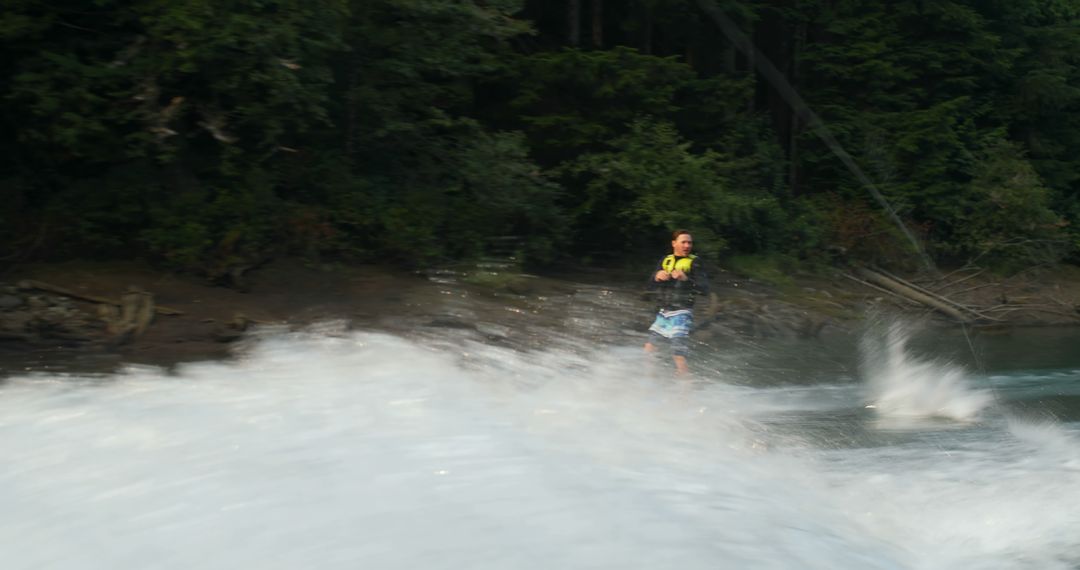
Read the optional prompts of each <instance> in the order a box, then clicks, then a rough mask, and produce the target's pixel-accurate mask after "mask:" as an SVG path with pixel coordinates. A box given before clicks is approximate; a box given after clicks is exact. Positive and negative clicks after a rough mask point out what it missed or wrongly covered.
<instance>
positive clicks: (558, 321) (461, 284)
mask: <svg viewBox="0 0 1080 570" xmlns="http://www.w3.org/2000/svg"><path fill="white" fill-rule="evenodd" d="M895 277H896V278H897V279H899V280H901V281H903V282H904V283H906V284H907V285H909V286H911V287H914V288H916V289H918V290H921V291H923V292H925V293H926V294H927V295H930V296H932V297H935V298H940V299H943V300H944V301H942V302H943V303H944V302H947V303H949V304H951V305H955V306H956V307H959V309H956V310H957V312H958V313H959V314H962V315H977V316H973V317H972V318H971V321H970V322H969V323H968V324H971V325H972V326H973V327H977V328H982V329H985V330H994V329H1007V328H1009V327H1017V326H1047V325H1075V324H1080V311H1078V307H1080V270H1077V269H1076V268H1072V267H1058V268H1051V269H1045V268H1044V269H1039V270H1032V271H1029V272H1026V273H1023V274H1017V275H1014V276H1011V277H1009V278H1000V277H993V276H989V275H987V274H986V272H983V271H979V270H978V269H977V268H965V269H962V270H958V271H954V272H951V273H945V274H940V275H933V276H918V275H913V276H895ZM641 285H642V283H641V279H638V278H637V276H636V275H626V274H617V273H615V272H600V271H591V272H590V273H588V274H583V275H573V276H566V275H563V276H559V277H541V276H534V275H525V274H522V273H520V272H518V271H516V270H514V268H512V267H509V266H505V265H499V264H494V265H491V264H480V265H472V266H466V267H458V268H451V269H444V270H435V271H429V272H424V273H414V272H406V271H402V270H398V269H394V268H387V267H377V266H358V267H341V266H334V267H318V266H312V265H309V264H306V263H303V262H301V261H298V260H287V259H286V260H277V261H274V262H272V263H270V264H267V265H266V266H264V267H262V268H260V269H258V270H256V271H253V272H251V273H249V274H247V275H245V290H244V291H238V290H235V289H229V288H224V287H219V286H214V285H212V284H209V283H206V282H205V281H202V280H200V279H198V278H194V277H190V276H183V275H173V274H168V273H162V272H159V271H154V270H152V269H150V268H147V267H145V266H142V265H139V264H134V263H66V264H48V265H34V266H25V267H21V268H18V269H16V270H13V271H9V272H8V273H7V274H6V275H4V276H3V277H2V278H0V354H4V355H6V356H7V358H6V362H8V363H11V362H20V363H21V364H25V365H26V366H25V367H28V368H33V367H34V366H35V363H37V364H38V365H41V364H44V363H49V362H53V361H56V360H62V359H64V358H67V357H72V356H73V355H74V356H80V357H87V358H96V359H98V360H99V361H101V362H103V363H104V364H103V365H104V366H108V365H109V363H119V362H134V363H140V362H145V363H155V364H168V363H172V362H180V361H186V360H201V359H210V358H221V357H225V356H227V355H229V354H230V351H231V350H232V346H233V344H234V343H235V341H237V340H239V339H242V338H244V336H245V335H249V334H252V331H257V330H268V329H274V328H275V327H276V328H290V329H297V328H303V327H306V326H310V325H312V324H314V323H326V322H334V323H337V324H336V325H335V326H337V327H339V328H345V329H347V328H363V329H373V330H386V331H390V332H394V333H398V334H406V335H427V336H430V337H432V338H434V339H438V338H456V337H461V336H470V337H474V338H477V339H479V340H482V341H484V342H494V343H502V344H506V345H509V346H514V347H519V348H523V349H528V348H530V347H533V346H536V344H537V343H541V342H542V343H550V342H552V341H551V339H553V338H555V339H563V342H565V343H567V345H569V346H572V345H574V343H579V342H581V341H583V340H587V341H591V342H607V343H637V342H639V341H640V340H641V339H642V338H643V332H642V331H643V330H644V329H645V328H646V327H647V326H648V322H649V321H650V318H651V307H650V306H649V302H648V301H647V299H645V298H644V297H643V296H642V294H641ZM713 285H714V286H713V290H714V292H713V294H712V295H711V296H710V297H711V298H710V299H709V300H706V301H704V302H702V303H701V305H699V311H698V312H699V316H698V319H697V328H698V332H697V333H696V335H695V336H696V338H697V340H699V341H701V342H705V343H710V342H722V341H724V340H725V339H729V338H730V337H753V338H767V337H777V336H790V337H804V338H814V337H817V336H820V335H823V334H829V333H830V332H835V331H847V330H851V329H853V328H855V327H858V326H859V325H860V323H861V322H862V320H863V319H864V318H865V317H866V315H868V314H872V313H880V312H888V313H900V314H904V315H908V316H910V317H912V318H917V319H922V320H929V321H931V322H934V323H937V324H940V325H942V326H955V324H956V319H955V318H954V317H953V316H950V314H948V313H947V312H943V311H942V310H940V309H935V308H934V307H933V306H932V305H927V304H924V303H920V302H918V301H916V300H913V299H911V298H907V297H905V295H903V294H898V293H896V292H895V291H891V290H890V289H889V288H888V287H886V286H882V284H880V283H878V284H875V283H873V282H870V281H869V280H867V279H865V275H861V274H858V273H856V272H855V271H853V270H849V269H835V270H831V271H828V272H825V274H817V275H801V276H793V278H792V279H791V280H790V281H789V282H787V283H784V284H782V285H774V284H767V283H761V282H757V281H755V280H754V279H750V278H747V277H745V276H739V275H735V274H733V273H731V272H728V271H724V270H719V271H716V272H715V273H714V275H713ZM886 285H887V284H886ZM541 332H543V334H541ZM18 357H22V359H21V360H20V359H19V358H18ZM10 366H11V365H10V364H9V367H10Z"/></svg>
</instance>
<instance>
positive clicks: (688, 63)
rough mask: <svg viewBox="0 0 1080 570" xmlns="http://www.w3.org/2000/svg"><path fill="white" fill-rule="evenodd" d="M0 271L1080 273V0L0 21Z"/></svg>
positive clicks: (273, 2)
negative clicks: (136, 262)
mask: <svg viewBox="0 0 1080 570" xmlns="http://www.w3.org/2000/svg"><path fill="white" fill-rule="evenodd" d="M0 46H2V50H3V55H4V57H2V58H0V97H2V100H3V105H2V106H0V123H2V128H3V131H4V132H5V133H6V135H7V136H5V137H3V139H2V140H0V148H2V152H0V187H2V188H3V196H4V200H3V201H2V203H0V258H2V260H3V261H2V262H3V263H5V264H10V263H19V262H28V261H44V260H63V259H140V260H145V261H148V262H150V263H153V264H155V265H157V266H159V267H162V268H167V269H169V270H176V271H182V272H190V273H195V274H199V275H204V276H207V277H209V278H214V279H216V278H220V277H221V276H225V275H228V274H229V272H230V271H231V270H232V269H233V268H235V267H238V266H249V265H255V264H258V263H260V261H261V260H265V259H269V258H271V257H274V256H280V255H293V256H301V257H304V258H308V259H313V260H323V261H334V262H352V263H368V262H376V263H390V264H395V265H402V266H407V267H423V266H430V265H432V264H439V263H447V262H453V261H461V260H469V259H476V258H478V257H481V256H485V255H492V254H502V255H513V256H515V257H516V258H517V259H519V260H521V262H522V263H524V264H526V265H527V266H530V267H538V268H543V267H552V266H558V265H560V264H561V265H566V264H569V265H574V264H582V263H590V264H592V263H596V264H601V265H603V264H617V263H620V262H625V261H628V260H634V259H640V256H641V255H642V254H648V255H650V256H654V254H655V253H657V252H658V251H659V250H661V249H663V247H665V246H666V244H667V240H668V239H669V238H668V237H667V236H668V235H669V233H670V231H671V230H673V229H676V228H687V229H690V230H691V231H692V232H693V233H694V236H695V239H696V242H697V243H698V244H699V248H698V250H699V253H700V254H702V255H704V256H707V257H709V258H712V259H716V260H730V259H733V258H738V257H740V256H750V257H754V256H756V257H757V258H766V259H784V260H790V261H791V262H792V263H808V264H814V263H829V262H833V261H835V260H836V259H843V260H848V261H866V262H873V263H877V264H883V265H889V266H896V267H915V266H917V265H918V264H919V263H920V259H925V260H928V261H929V262H930V263H933V264H937V265H941V266H960V265H964V264H966V263H977V264H980V265H983V266H986V267H992V268H995V269H997V270H1000V271H1011V270H1015V269H1017V268H1021V267H1027V266H1031V265H1033V264H1053V263H1072V264H1075V263H1077V262H1078V261H1080V248H1078V246H1080V112H1078V111H1080V0H1039V1H1034V0H936V1H933V2H931V1H902V0H901V1H894V2H865V1H856V0H746V1H734V0H547V1H543V0H525V1H521V0H305V1H302V2H301V1H295V0H251V1H247V2H233V1H221V0H216V1H211V0H188V1H184V2H176V1H169V0H59V1H56V2H49V3H43V2H38V1H34V0H7V2H5V9H4V10H3V12H2V13H0Z"/></svg>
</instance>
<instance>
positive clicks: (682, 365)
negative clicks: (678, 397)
mask: <svg viewBox="0 0 1080 570" xmlns="http://www.w3.org/2000/svg"><path fill="white" fill-rule="evenodd" d="M688 340H689V339H687V338H686V337H685V336H677V337H674V338H672V339H671V359H672V360H674V361H675V374H677V375H679V376H686V375H687V374H690V364H689V363H688V362H687V361H686V357H687V356H688V355H689V354H690V345H689V344H688V343H687V341H688Z"/></svg>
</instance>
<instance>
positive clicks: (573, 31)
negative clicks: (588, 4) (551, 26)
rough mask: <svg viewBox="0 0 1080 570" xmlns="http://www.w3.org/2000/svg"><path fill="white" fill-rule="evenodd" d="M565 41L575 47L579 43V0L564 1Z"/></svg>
mask: <svg viewBox="0 0 1080 570" xmlns="http://www.w3.org/2000/svg"><path fill="white" fill-rule="evenodd" d="M566 43H568V44H570V45H572V46H575V47H576V46H577V45H579V44H580V43H581V0H568V1H567V3H566Z"/></svg>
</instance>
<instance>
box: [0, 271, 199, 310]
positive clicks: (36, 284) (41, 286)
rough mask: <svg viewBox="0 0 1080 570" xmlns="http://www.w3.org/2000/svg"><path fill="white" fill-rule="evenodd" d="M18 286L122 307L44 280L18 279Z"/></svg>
mask: <svg viewBox="0 0 1080 570" xmlns="http://www.w3.org/2000/svg"><path fill="white" fill-rule="evenodd" d="M18 287H19V288H20V289H36V290H38V291H45V292H47V293H54V294H56V295H63V296H65V297H71V298H73V299H79V300H81V301H88V302H90V303H97V304H99V305H112V306H114V307H122V306H123V303H122V302H121V301H119V300H116V299H109V298H107V297H99V296H97V295H88V294H85V293H78V292H75V291H72V290H71V289H65V288H64V287H60V286H58V285H53V284H51V283H45V282H44V281H35V280H33V279H25V280H23V281H19V283H18ZM154 311H155V312H157V313H161V314H162V315H182V314H184V312H183V311H180V310H177V309H170V308H169V307H161V306H155V307H154Z"/></svg>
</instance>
